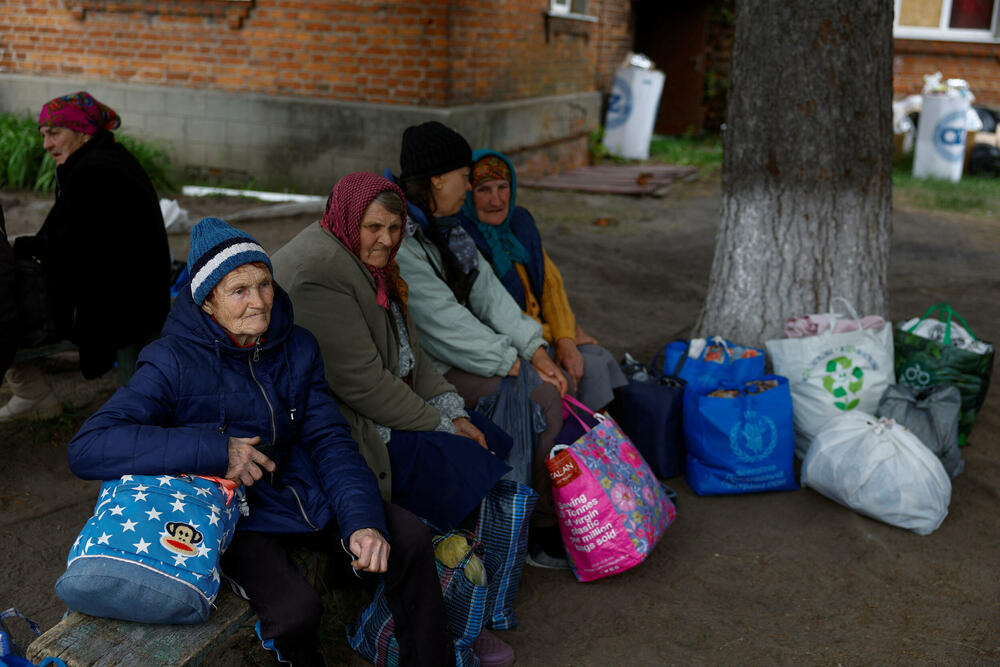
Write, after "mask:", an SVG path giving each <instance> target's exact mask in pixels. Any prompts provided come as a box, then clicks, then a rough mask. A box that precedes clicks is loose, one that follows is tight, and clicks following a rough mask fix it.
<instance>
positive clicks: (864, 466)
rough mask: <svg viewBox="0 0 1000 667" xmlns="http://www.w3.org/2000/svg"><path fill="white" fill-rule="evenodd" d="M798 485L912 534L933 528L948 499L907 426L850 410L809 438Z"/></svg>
mask: <svg viewBox="0 0 1000 667" xmlns="http://www.w3.org/2000/svg"><path fill="white" fill-rule="evenodd" d="M802 486H810V487H812V488H814V489H816V490H817V491H819V492H820V493H822V494H823V495H824V496H826V497H827V498H830V499H831V500H835V501H837V502H838V503H840V504H841V505H844V506H846V507H850V508H851V509H853V510H854V511H856V512H858V513H860V514H864V515H866V516H870V517H871V518H873V519H878V520H879V521H884V522H885V523H888V524H891V525H893V526H899V527H900V528H908V529H909V530H912V531H913V532H915V533H917V534H918V535H929V534H931V533H933V532H934V531H935V530H937V529H938V527H939V526H940V525H941V522H942V521H944V518H945V517H946V516H948V505H949V503H950V502H951V480H950V479H948V473H947V472H945V469H944V466H942V465H941V462H940V461H939V460H938V458H937V457H936V456H935V455H934V454H933V453H932V452H931V451H930V450H929V449H928V448H927V447H925V446H924V445H923V443H921V442H920V440H918V439H917V437H916V436H915V435H913V433H912V432H911V431H910V430H909V429H907V428H904V427H903V426H901V425H899V424H896V423H895V422H894V421H893V420H891V419H886V418H882V419H879V418H877V417H874V416H872V415H870V414H867V413H864V412H859V411H856V410H855V411H853V412H847V413H845V414H842V415H840V416H838V417H834V418H833V419H831V420H830V421H829V422H827V424H826V425H824V426H823V428H822V429H821V430H820V431H819V433H818V434H817V435H816V437H815V439H813V441H812V444H811V445H810V447H809V453H808V454H806V458H805V461H803V463H802Z"/></svg>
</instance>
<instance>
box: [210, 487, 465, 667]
mask: <svg viewBox="0 0 1000 667" xmlns="http://www.w3.org/2000/svg"><path fill="white" fill-rule="evenodd" d="M385 516H386V521H387V523H388V526H389V533H390V535H391V538H392V542H391V548H390V551H389V568H388V570H387V571H386V572H385V573H384V574H383V575H382V577H383V581H384V583H385V597H386V602H387V603H388V605H389V610H390V611H391V612H392V615H393V618H394V619H395V633H396V640H397V641H398V642H399V655H400V662H401V664H404V665H435V666H436V665H453V664H454V662H455V650H454V647H453V644H452V640H451V634H450V632H449V630H448V623H447V619H446V617H445V609H444V600H443V599H442V597H441V585H440V583H439V581H438V577H437V570H436V569H435V565H434V550H433V547H432V546H431V535H430V531H429V530H428V529H427V527H426V526H425V525H424V524H423V522H422V521H420V519H418V518H417V517H416V516H414V515H413V514H411V513H410V512H407V511H406V510H404V509H402V508H401V507H397V506H396V505H392V504H390V503H385ZM296 546H305V547H307V548H310V549H313V550H316V551H321V552H324V553H327V554H329V556H330V558H331V559H332V561H333V562H334V563H342V564H343V567H350V559H349V557H348V556H347V554H346V553H344V551H343V549H342V547H341V544H340V532H339V530H338V529H337V526H336V525H328V526H327V527H326V528H325V529H324V530H322V531H319V532H317V533H309V534H295V535H275V534H269V533H256V532H251V531H237V533H236V536H235V537H234V538H233V541H232V544H230V545H229V548H228V549H227V550H226V553H225V554H224V555H223V558H222V570H223V572H224V573H225V575H226V576H227V577H229V578H230V579H232V580H233V581H234V582H236V584H237V585H239V586H240V587H242V588H243V591H244V592H245V593H246V596H247V598H248V599H249V600H250V606H251V607H252V608H253V610H254V612H255V613H256V614H257V616H258V617H259V618H260V635H261V638H262V639H265V640H267V639H271V640H273V641H274V646H275V648H276V649H278V651H280V652H281V654H282V656H283V657H284V658H285V659H286V660H290V661H291V662H292V664H293V665H295V667H298V666H299V665H314V664H315V665H321V664H323V662H322V656H321V655H320V652H319V643H318V639H317V636H316V631H317V629H318V627H319V621H320V616H321V614H322V613H323V604H322V601H321V599H320V596H319V593H317V592H316V590H315V589H314V588H313V587H312V586H311V585H310V584H309V582H307V581H306V580H305V578H304V577H303V576H302V574H301V573H300V572H299V569H298V567H297V566H296V565H295V563H294V562H293V561H292V559H291V556H290V549H292V548H294V547H296ZM362 576H370V575H367V574H365V573H362Z"/></svg>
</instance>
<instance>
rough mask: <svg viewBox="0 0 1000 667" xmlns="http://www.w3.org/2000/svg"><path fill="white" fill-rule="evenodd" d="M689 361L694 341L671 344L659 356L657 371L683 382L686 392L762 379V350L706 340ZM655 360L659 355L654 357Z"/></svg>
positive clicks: (714, 339) (711, 338)
mask: <svg viewBox="0 0 1000 667" xmlns="http://www.w3.org/2000/svg"><path fill="white" fill-rule="evenodd" d="M698 340H699V341H701V340H704V341H705V343H704V346H703V347H702V349H700V350H699V351H698V353H697V354H696V355H695V356H694V357H693V358H692V357H690V356H688V350H689V348H690V347H691V345H692V344H694V343H695V341H686V340H674V341H670V342H669V343H667V344H666V346H664V348H663V350H661V352H660V354H662V355H663V363H661V364H660V365H659V367H658V369H657V370H659V371H660V373H662V374H663V375H674V376H677V377H679V378H681V379H682V380H684V381H685V382H687V386H688V389H700V388H703V387H705V388H713V389H714V388H715V387H718V386H720V385H723V384H736V383H740V382H748V381H750V380H754V379H756V378H759V377H761V376H762V375H764V350H761V349H760V348H756V347H746V346H743V345H735V344H733V343H731V342H730V341H728V340H726V339H725V338H723V337H721V336H710V337H708V338H707V339H698ZM657 356H659V355H657Z"/></svg>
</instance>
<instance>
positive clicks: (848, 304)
mask: <svg viewBox="0 0 1000 667" xmlns="http://www.w3.org/2000/svg"><path fill="white" fill-rule="evenodd" d="M838 301H840V302H841V303H843V304H844V307H845V308H847V314H848V315H850V316H851V319H853V320H854V322H855V323H856V324H857V325H858V331H862V328H861V318H860V317H858V311H856V310H854V306H853V305H852V304H851V302H850V301H848V300H847V299H845V298H844V297H842V296H835V297H833V298H832V299H830V328H829V329H827V330H826V331H827V333H833V327H834V325H835V324H836V323H837V311H836V310H834V308H833V304H835V303H836V302H838ZM841 319H843V318H841Z"/></svg>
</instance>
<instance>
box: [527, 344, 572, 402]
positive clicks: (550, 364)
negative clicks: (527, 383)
mask: <svg viewBox="0 0 1000 667" xmlns="http://www.w3.org/2000/svg"><path fill="white" fill-rule="evenodd" d="M531 365H532V366H534V367H535V370H536V371H538V376H539V377H540V378H542V382H548V383H549V384H550V385H552V386H553V387H555V388H556V391H558V392H559V395H560V396H565V395H566V389H567V388H568V387H569V384H568V383H567V382H566V376H564V375H563V374H562V372H561V371H560V370H559V367H558V366H556V364H555V362H554V361H552V359H550V358H549V353H548V352H546V351H545V348H544V347H540V348H538V349H537V350H535V353H534V354H533V355H531Z"/></svg>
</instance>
